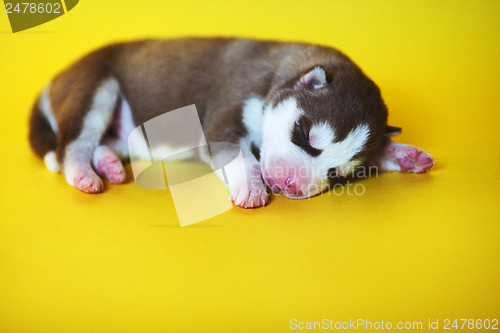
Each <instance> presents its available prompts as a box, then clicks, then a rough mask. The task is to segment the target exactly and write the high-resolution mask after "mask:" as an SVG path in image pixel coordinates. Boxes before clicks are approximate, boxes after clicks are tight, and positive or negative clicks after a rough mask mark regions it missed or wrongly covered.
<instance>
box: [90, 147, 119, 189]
mask: <svg viewBox="0 0 500 333" xmlns="http://www.w3.org/2000/svg"><path fill="white" fill-rule="evenodd" d="M100 155H101V156H99V160H98V162H97V172H98V173H99V174H100V175H101V176H102V177H104V178H106V179H108V180H109V181H110V182H111V183H113V184H121V183H123V182H124V181H125V170H124V169H123V165H122V163H121V161H120V160H119V159H118V157H117V156H116V155H115V153H113V152H112V151H110V150H105V151H102V153H101V154H100Z"/></svg>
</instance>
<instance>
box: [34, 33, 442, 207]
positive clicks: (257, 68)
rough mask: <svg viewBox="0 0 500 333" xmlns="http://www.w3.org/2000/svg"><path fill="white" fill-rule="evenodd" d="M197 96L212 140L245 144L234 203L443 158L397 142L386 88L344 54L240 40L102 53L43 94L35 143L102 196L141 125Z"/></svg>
mask: <svg viewBox="0 0 500 333" xmlns="http://www.w3.org/2000/svg"><path fill="white" fill-rule="evenodd" d="M191 104H195V105H196V107H197V110H198V114H199V117H200V120H201V124H202V127H203V131H204V134H205V136H206V139H207V141H208V142H231V143H235V144H238V145H240V148H241V151H242V153H243V158H244V162H245V168H246V171H245V173H246V174H243V175H242V174H241V171H239V172H238V171H237V170H226V173H227V175H226V176H227V177H228V178H229V182H228V184H229V185H228V189H229V193H230V199H231V200H232V201H233V202H234V203H235V204H236V205H238V206H241V207H245V208H249V207H259V206H263V205H265V204H266V202H267V200H268V193H267V191H266V184H267V185H268V186H269V187H270V188H271V189H272V191H274V192H275V193H283V194H284V195H286V196H287V197H289V198H294V199H301V198H307V197H311V196H314V195H317V194H319V193H321V192H323V191H325V190H326V189H328V187H329V185H330V183H331V178H332V177H338V176H347V175H348V174H349V173H350V172H352V171H353V170H356V168H361V167H366V166H369V165H376V166H378V167H379V168H381V169H382V170H396V171H401V172H424V171H426V170H428V169H430V168H431V167H432V165H433V164H434V162H433V161H432V158H431V157H430V156H429V155H428V154H426V153H424V152H422V151H421V150H420V149H418V148H415V147H412V146H408V145H402V144H397V143H394V142H392V141H390V140H389V139H388V136H390V135H394V134H397V133H399V129H398V128H394V127H390V126H387V109H386V106H385V105H384V102H383V100H382V97H381V95H380V91H379V89H378V87H377V86H376V85H375V83H373V81H371V80H370V79H369V78H368V77H366V76H365V75H364V74H363V72H362V71H361V70H360V69H359V68H358V67H357V66H356V65H355V64H354V63H353V62H352V61H351V60H350V59H349V58H348V57H346V56H345V55H343V54H342V53H340V52H339V51H337V50H335V49H333V48H330V47H325V46H318V45H309V44H304V43H281V42H271V41H256V40H246V39H229V38H227V39H226V38H211V39H203V38H189V39H174V40H143V41H137V42H131V43H119V44H113V45H110V46H107V47H104V48H101V49H99V50H97V51H94V52H92V53H90V54H89V55H87V56H85V57H83V58H82V59H80V60H79V61H78V62H76V63H75V64H73V65H72V66H70V67H69V68H68V69H66V70H65V71H63V72H62V73H60V74H59V75H57V76H56V77H55V78H54V79H53V80H52V81H51V82H50V84H49V85H48V86H47V87H46V88H45V90H44V91H43V92H42V93H41V95H40V97H39V98H38V100H37V102H36V103H35V105H34V109H33V112H32V115H31V130H30V142H31V145H32V147H33V150H34V151H35V153H36V154H37V155H38V156H40V157H42V158H44V160H45V163H46V165H47V167H48V168H49V169H50V170H52V171H62V172H63V173H64V175H65V177H66V179H67V181H68V183H69V184H71V185H73V186H75V187H76V188H78V189H80V190H82V191H84V192H86V193H97V192H101V191H102V189H103V183H102V180H101V177H102V178H105V179H107V180H109V181H110V182H111V183H116V184H118V183H122V182H123V181H124V179H125V173H124V169H123V165H122V163H121V161H120V160H124V159H126V158H128V141H127V140H128V135H129V134H130V133H131V132H132V131H133V129H134V128H135V127H136V126H138V125H140V124H142V123H144V122H145V121H147V120H149V119H152V118H154V117H156V116H158V115H160V114H163V113H165V112H167V111H170V110H174V109H178V108H181V107H183V106H187V105H191ZM218 153H219V154H224V152H223V151H221V152H218ZM96 172H97V173H96Z"/></svg>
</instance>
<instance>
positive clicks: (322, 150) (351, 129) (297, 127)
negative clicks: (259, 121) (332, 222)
mask: <svg viewBox="0 0 500 333" xmlns="http://www.w3.org/2000/svg"><path fill="white" fill-rule="evenodd" d="M386 122H387V109H386V107H385V105H384V102H383V101H382V97H381V95H380V91H379V89H378V87H377V86H376V85H375V83H373V82H372V81H371V80H370V79H369V78H368V77H366V76H365V75H364V74H363V73H362V72H361V70H360V69H359V68H358V67H356V66H355V65H353V64H350V63H347V64H334V65H315V66H312V67H310V68H307V69H305V70H304V71H302V72H300V73H298V74H297V75H296V76H295V77H293V78H290V79H288V80H285V81H283V82H281V83H280V84H278V85H276V86H275V89H273V90H272V91H271V93H270V94H269V96H268V97H267V99H266V104H265V107H264V118H263V142H262V147H261V164H262V165H261V166H262V176H263V178H264V180H265V182H266V183H267V185H268V186H269V187H270V188H271V189H272V190H273V191H274V192H276V193H283V194H285V195H286V196H287V197H289V198H294V199H302V198H307V197H311V196H314V195H316V194H319V193H321V192H323V191H325V190H326V189H328V187H329V185H330V183H331V179H332V177H336V176H346V175H348V174H350V173H352V172H353V170H355V169H356V168H358V167H361V166H363V165H364V164H365V163H366V162H367V161H368V160H369V159H370V158H371V157H372V156H373V155H374V154H375V153H376V152H377V151H379V149H380V148H381V145H382V143H383V142H384V131H385V128H386Z"/></svg>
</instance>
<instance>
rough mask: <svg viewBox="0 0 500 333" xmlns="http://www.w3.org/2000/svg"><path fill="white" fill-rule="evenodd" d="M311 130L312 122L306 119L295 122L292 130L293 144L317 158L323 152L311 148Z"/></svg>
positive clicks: (302, 118)
mask: <svg viewBox="0 0 500 333" xmlns="http://www.w3.org/2000/svg"><path fill="white" fill-rule="evenodd" d="M310 130H311V121H310V120H309V119H307V118H306V117H303V116H302V117H300V119H299V120H297V121H296V122H295V125H294V127H293V130H292V143H294V144H295V145H296V146H298V147H300V148H302V149H303V150H304V151H305V152H306V153H308V154H309V155H311V156H312V157H317V156H319V155H320V154H321V153H322V150H321V149H317V148H314V147H313V146H311V142H310V141H309V132H310Z"/></svg>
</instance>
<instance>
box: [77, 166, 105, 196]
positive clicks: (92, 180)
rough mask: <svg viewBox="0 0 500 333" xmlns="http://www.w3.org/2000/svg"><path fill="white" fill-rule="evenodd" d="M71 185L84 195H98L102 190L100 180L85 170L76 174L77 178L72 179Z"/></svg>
mask: <svg viewBox="0 0 500 333" xmlns="http://www.w3.org/2000/svg"><path fill="white" fill-rule="evenodd" d="M73 185H74V186H75V187H76V188H78V189H79V190H81V191H83V192H85V193H99V192H102V189H103V184H102V180H101V178H99V177H98V176H97V175H96V174H95V173H93V172H92V173H91V172H89V171H87V170H80V171H79V172H78V174H77V176H75V177H74V178H73Z"/></svg>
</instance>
